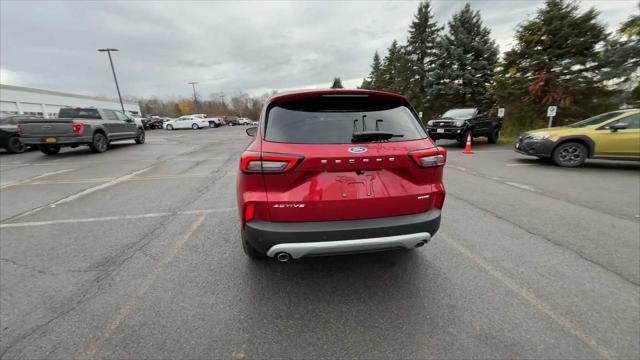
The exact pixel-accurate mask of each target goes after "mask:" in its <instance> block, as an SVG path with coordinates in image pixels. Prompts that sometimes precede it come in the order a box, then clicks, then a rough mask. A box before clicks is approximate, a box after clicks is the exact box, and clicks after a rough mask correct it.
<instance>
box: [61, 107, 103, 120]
mask: <svg viewBox="0 0 640 360" xmlns="http://www.w3.org/2000/svg"><path fill="white" fill-rule="evenodd" d="M58 116H59V117H61V118H77V119H100V113H99V112H98V110H96V109H60V112H59V113H58Z"/></svg>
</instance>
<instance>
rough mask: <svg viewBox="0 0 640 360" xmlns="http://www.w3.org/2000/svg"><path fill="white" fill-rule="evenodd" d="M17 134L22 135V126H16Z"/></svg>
mask: <svg viewBox="0 0 640 360" xmlns="http://www.w3.org/2000/svg"><path fill="white" fill-rule="evenodd" d="M16 133H17V134H18V135H22V125H20V124H16Z"/></svg>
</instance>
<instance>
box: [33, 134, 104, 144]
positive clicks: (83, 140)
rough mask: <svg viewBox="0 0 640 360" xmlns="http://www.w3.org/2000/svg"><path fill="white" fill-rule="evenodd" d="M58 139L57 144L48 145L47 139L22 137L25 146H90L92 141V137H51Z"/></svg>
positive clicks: (43, 137)
mask: <svg viewBox="0 0 640 360" xmlns="http://www.w3.org/2000/svg"><path fill="white" fill-rule="evenodd" d="M51 137H54V138H56V142H53V143H48V142H47V137H46V136H42V137H24V136H23V137H20V141H22V143H23V144H25V145H73V144H89V143H91V141H92V138H91V137H90V136H51Z"/></svg>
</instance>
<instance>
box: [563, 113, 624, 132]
mask: <svg viewBox="0 0 640 360" xmlns="http://www.w3.org/2000/svg"><path fill="white" fill-rule="evenodd" d="M623 113H624V111H612V112H609V113H604V114H600V115H596V116H593V117H590V118H588V119H585V120H582V121H578V122H577V123H574V124H571V125H568V127H572V128H579V127H585V126H591V125H598V124H600V123H602V122H605V121H607V120H611V119H613V118H615V117H617V116H620V115H622V114H623Z"/></svg>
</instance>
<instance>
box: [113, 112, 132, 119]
mask: <svg viewBox="0 0 640 360" xmlns="http://www.w3.org/2000/svg"><path fill="white" fill-rule="evenodd" d="M114 112H115V113H116V116H117V117H118V120H121V121H127V120H129V118H128V117H127V116H126V115H125V114H123V113H121V112H120V111H114Z"/></svg>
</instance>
